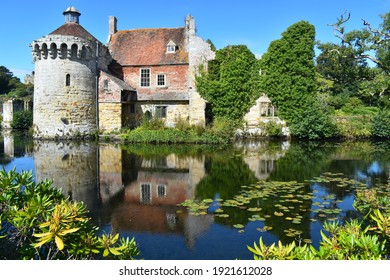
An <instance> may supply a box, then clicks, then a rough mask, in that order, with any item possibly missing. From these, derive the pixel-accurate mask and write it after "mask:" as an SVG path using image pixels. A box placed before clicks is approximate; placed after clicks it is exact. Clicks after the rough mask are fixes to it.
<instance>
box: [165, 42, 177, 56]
mask: <svg viewBox="0 0 390 280" xmlns="http://www.w3.org/2000/svg"><path fill="white" fill-rule="evenodd" d="M175 52H176V44H175V42H173V41H172V40H170V41H169V42H168V44H167V53H175Z"/></svg>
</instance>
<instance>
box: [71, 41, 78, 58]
mask: <svg viewBox="0 0 390 280" xmlns="http://www.w3.org/2000/svg"><path fill="white" fill-rule="evenodd" d="M77 51H78V46H77V45H76V44H73V45H72V49H71V58H72V59H77Z"/></svg>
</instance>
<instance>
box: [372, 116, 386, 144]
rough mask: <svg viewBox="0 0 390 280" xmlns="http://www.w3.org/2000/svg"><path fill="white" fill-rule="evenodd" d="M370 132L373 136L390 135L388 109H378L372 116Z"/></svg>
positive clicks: (382, 136) (384, 136)
mask: <svg viewBox="0 0 390 280" xmlns="http://www.w3.org/2000/svg"><path fill="white" fill-rule="evenodd" d="M371 133H372V136H374V137H381V138H389V137H390V113H389V112H388V111H380V112H379V113H378V114H377V115H376V116H375V117H374V118H373V120H372V130H371Z"/></svg>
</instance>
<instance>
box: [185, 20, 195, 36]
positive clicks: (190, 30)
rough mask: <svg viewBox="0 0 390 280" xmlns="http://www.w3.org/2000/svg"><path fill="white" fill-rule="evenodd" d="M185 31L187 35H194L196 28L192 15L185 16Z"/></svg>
mask: <svg viewBox="0 0 390 280" xmlns="http://www.w3.org/2000/svg"><path fill="white" fill-rule="evenodd" d="M185 22H186V32H187V34H188V35H190V36H194V35H195V33H196V30H195V19H194V17H193V16H192V15H188V16H187V17H186V20H185Z"/></svg>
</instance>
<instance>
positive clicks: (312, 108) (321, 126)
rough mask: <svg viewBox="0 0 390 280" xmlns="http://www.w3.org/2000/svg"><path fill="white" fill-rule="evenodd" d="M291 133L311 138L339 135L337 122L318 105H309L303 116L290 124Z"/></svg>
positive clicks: (298, 136) (294, 135)
mask: <svg viewBox="0 0 390 280" xmlns="http://www.w3.org/2000/svg"><path fill="white" fill-rule="evenodd" d="M290 129H291V135H292V136H293V137H297V138H308V139H311V140H314V139H322V138H332V137H336V136H338V134H339V132H338V129H337V127H336V124H335V123H334V122H333V121H332V120H331V118H330V117H329V116H327V115H326V114H325V113H324V112H322V110H321V108H320V107H319V106H318V105H316V102H315V101H314V103H313V104H312V105H307V106H306V110H304V111H303V112H302V115H301V117H300V118H299V119H298V120H296V121H294V122H293V123H292V124H291V125H290Z"/></svg>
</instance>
